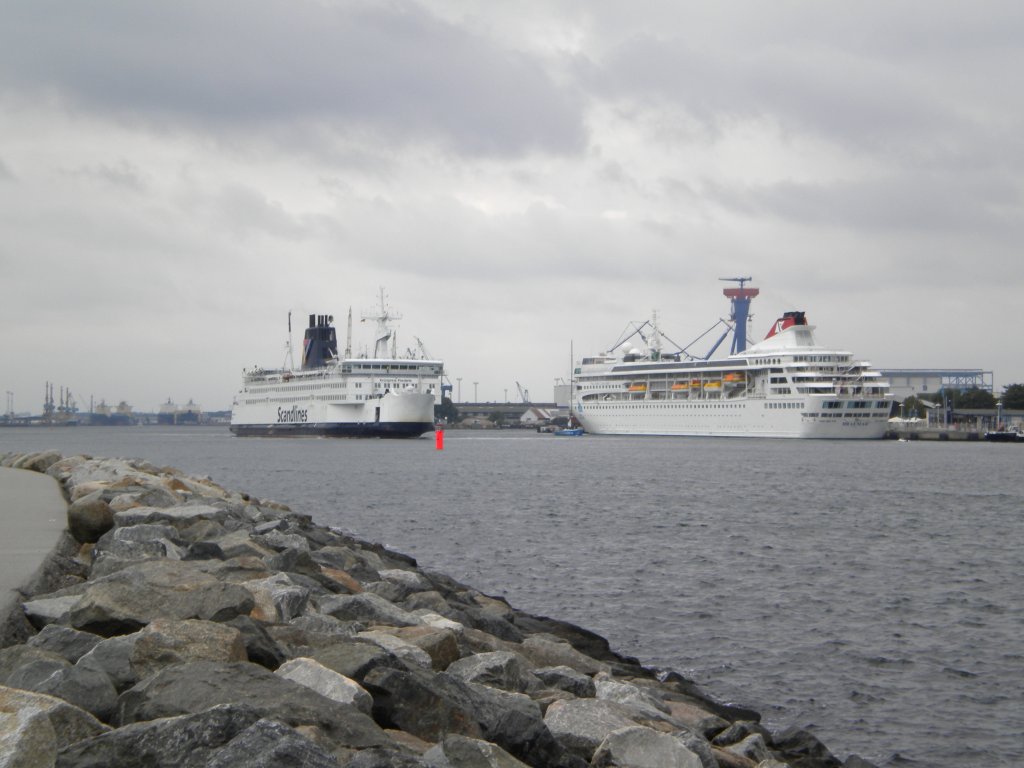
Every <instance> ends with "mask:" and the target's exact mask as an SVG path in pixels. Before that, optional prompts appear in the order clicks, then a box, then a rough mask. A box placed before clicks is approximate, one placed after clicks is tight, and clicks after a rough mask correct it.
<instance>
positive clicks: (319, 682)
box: [276, 658, 373, 715]
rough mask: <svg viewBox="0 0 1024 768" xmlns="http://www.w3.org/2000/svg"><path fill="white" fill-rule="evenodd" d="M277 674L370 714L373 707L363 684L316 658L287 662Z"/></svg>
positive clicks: (279, 668)
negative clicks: (328, 666) (329, 667)
mask: <svg viewBox="0 0 1024 768" xmlns="http://www.w3.org/2000/svg"><path fill="white" fill-rule="evenodd" d="M276 674H278V675H280V676H281V677H283V678H285V679H287V680H292V681H294V682H296V683H298V684H299V685H304V686H306V687H307V688H310V689H312V690H314V691H316V692H317V693H319V694H320V695H321V696H326V697H327V698H328V699H331V700H333V701H337V702H338V703H340V704H350V705H352V706H353V707H355V708H356V709H358V710H359V711H360V712H363V713H364V714H367V715H369V714H370V713H371V710H372V708H373V699H372V698H371V697H370V694H369V693H367V691H366V689H365V688H363V686H361V685H360V684H359V683H357V682H356V681H355V680H352V679H351V678H348V677H345V676H344V675H340V674H338V673H337V672H335V671H334V670H333V669H328V668H327V667H325V666H324V665H323V664H320V663H319V662H318V661H316V660H315V659H307V658H300V659H293V660H292V661H288V662H285V663H284V664H282V665H281V666H280V667H278V669H277V671H276Z"/></svg>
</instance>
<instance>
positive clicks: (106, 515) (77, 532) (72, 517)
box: [68, 491, 114, 544]
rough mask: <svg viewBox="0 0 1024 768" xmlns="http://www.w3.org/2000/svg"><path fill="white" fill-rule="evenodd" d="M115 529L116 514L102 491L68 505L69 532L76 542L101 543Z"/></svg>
mask: <svg viewBox="0 0 1024 768" xmlns="http://www.w3.org/2000/svg"><path fill="white" fill-rule="evenodd" d="M113 527H114V513H113V512H112V511H111V510H110V505H109V504H107V502H106V501H104V499H103V492H102V491H96V492H95V493H90V494H89V495H88V496H83V497H82V498H80V499H77V500H76V501H73V502H71V504H69V505H68V530H69V531H71V535H72V536H74V537H75V540H76V541H80V542H82V543H83V544H86V543H92V542H96V541H99V540H100V537H101V536H102V535H103V534H105V533H106V532H107V531H109V530H110V529H111V528H113Z"/></svg>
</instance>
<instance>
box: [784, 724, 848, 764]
mask: <svg viewBox="0 0 1024 768" xmlns="http://www.w3.org/2000/svg"><path fill="white" fill-rule="evenodd" d="M772 747H773V748H774V749H775V750H776V751H778V752H781V753H783V755H784V759H785V760H786V762H788V763H790V764H791V765H793V766H794V768H839V766H841V765H842V763H841V762H840V761H839V760H838V759H836V757H835V755H833V754H832V753H831V752H829V750H828V748H827V747H826V746H825V745H824V744H822V743H821V740H820V739H818V737H817V736H815V735H814V734H813V733H811V732H810V731H807V730H804V729H803V728H797V727H795V726H793V727H791V728H787V729H786V730H784V731H782V732H780V733H777V734H775V735H774V736H773V737H772Z"/></svg>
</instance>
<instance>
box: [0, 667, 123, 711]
mask: <svg viewBox="0 0 1024 768" xmlns="http://www.w3.org/2000/svg"><path fill="white" fill-rule="evenodd" d="M7 685H9V686H10V687H12V688H22V689H24V690H26V691H35V692H36V693H45V694H49V695H51V696H56V697H57V698H61V699H64V700H65V701H67V702H70V703H71V704H74V705H75V706H76V707H79V708H81V709H84V710H85V711H86V712H89V713H91V714H93V715H95V716H96V717H97V718H99V719H100V720H104V721H109V719H110V716H111V715H112V714H113V712H114V708H115V706H116V704H117V691H116V690H114V684H113V683H112V682H111V680H110V678H109V677H107V676H106V675H105V674H103V673H102V672H98V671H96V670H92V669H87V668H85V667H79V666H74V667H72V666H59V665H56V664H54V663H52V662H47V661H35V662H31V663H29V664H26V665H24V666H22V667H19V668H18V669H17V670H15V671H14V672H13V673H11V674H10V675H8V677H7Z"/></svg>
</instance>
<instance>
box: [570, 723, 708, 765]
mask: <svg viewBox="0 0 1024 768" xmlns="http://www.w3.org/2000/svg"><path fill="white" fill-rule="evenodd" d="M590 764H591V765H592V766H593V767H594V768H610V767H611V766H623V767H626V766H628V768H703V766H702V765H701V760H700V758H699V757H698V756H697V755H695V754H694V753H693V752H691V751H690V750H689V749H687V748H686V747H685V746H684V745H683V744H682V742H680V741H679V740H678V739H677V738H675V737H674V736H670V735H668V734H666V733H659V732H658V731H655V730H652V729H650V728H644V727H643V726H633V727H629V728H620V729H619V730H617V731H612V732H611V733H610V734H608V736H607V737H605V739H604V741H602V742H601V744H600V746H599V747H598V748H597V750H596V751H595V752H594V758H593V760H591V763H590Z"/></svg>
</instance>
